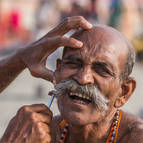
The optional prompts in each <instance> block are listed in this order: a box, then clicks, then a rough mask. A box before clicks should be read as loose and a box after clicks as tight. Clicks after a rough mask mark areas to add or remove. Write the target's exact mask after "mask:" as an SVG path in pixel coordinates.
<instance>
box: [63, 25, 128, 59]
mask: <svg viewBox="0 0 143 143" xmlns="http://www.w3.org/2000/svg"><path fill="white" fill-rule="evenodd" d="M72 37H73V38H76V39H78V40H80V41H82V42H83V44H84V45H83V48H81V49H74V48H68V47H66V48H65V49H64V55H63V57H67V56H69V55H70V54H73V55H75V56H81V57H82V58H83V59H89V60H92V59H94V58H95V57H98V58H101V59H102V58H104V57H108V59H110V58H111V60H115V59H117V60H119V59H120V58H121V56H125V55H126V54H127V45H126V43H125V40H124V37H122V35H121V34H120V33H119V32H118V31H116V30H114V29H113V28H110V27H104V26H96V27H94V28H92V29H91V30H79V31H77V32H76V33H75V34H73V35H72ZM125 57H126V56H125ZM122 59H123V58H122Z"/></svg>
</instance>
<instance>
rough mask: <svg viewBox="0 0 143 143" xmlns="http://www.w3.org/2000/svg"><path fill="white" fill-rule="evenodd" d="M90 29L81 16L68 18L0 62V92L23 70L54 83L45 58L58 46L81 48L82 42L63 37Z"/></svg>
mask: <svg viewBox="0 0 143 143" xmlns="http://www.w3.org/2000/svg"><path fill="white" fill-rule="evenodd" d="M78 28H83V29H91V28H92V25H91V24H90V23H89V22H88V21H86V20H85V19H84V18H83V17H82V16H74V17H68V18H66V19H64V20H63V21H62V22H61V23H60V24H59V25H58V26H57V27H55V28H54V29H52V30H51V31H49V32H48V33H47V34H46V35H45V36H43V37H42V38H41V39H39V40H38V41H36V42H34V43H32V44H30V45H29V46H27V47H25V48H20V49H19V50H16V51H15V52H14V53H13V54H12V55H11V56H8V57H6V58H4V59H3V60H0V79H1V83H0V92H2V91H3V90H4V89H5V88H6V87H7V86H8V85H9V84H10V83H11V82H12V81H13V80H14V79H15V78H16V77H17V76H18V75H19V74H20V73H21V72H22V71H23V70H24V69H25V68H28V69H29V71H30V73H31V75H32V76H34V77H38V78H43V79H45V80H48V81H51V82H54V80H55V78H54V74H53V72H52V71H50V70H48V69H47V68H46V67H45V63H46V59H47V57H48V56H49V55H50V54H51V53H53V52H54V51H55V50H56V49H57V48H58V47H60V46H70V47H72V48H81V47H82V44H83V43H82V42H80V41H78V40H76V39H74V38H68V37H65V36H64V34H66V33H67V32H69V31H70V30H71V29H78Z"/></svg>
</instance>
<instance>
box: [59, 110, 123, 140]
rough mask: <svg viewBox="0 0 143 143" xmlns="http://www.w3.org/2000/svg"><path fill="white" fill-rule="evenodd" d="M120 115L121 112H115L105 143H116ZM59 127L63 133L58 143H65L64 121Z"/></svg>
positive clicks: (65, 128) (65, 129) (66, 129)
mask: <svg viewBox="0 0 143 143" xmlns="http://www.w3.org/2000/svg"><path fill="white" fill-rule="evenodd" d="M121 114H122V111H121V110H117V111H116V113H115V116H114V119H113V123H112V126H111V129H110V133H109V135H108V137H107V140H106V143H116V140H117V134H118V129H119V125H120V121H121ZM60 127H61V128H62V129H63V132H62V134H61V137H60V140H59V142H58V143H65V139H66V137H67V134H68V123H66V121H65V120H62V121H61V123H60Z"/></svg>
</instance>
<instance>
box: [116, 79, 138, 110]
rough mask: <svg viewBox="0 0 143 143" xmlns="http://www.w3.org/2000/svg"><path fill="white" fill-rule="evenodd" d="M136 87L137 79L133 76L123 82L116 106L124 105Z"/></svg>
mask: <svg viewBox="0 0 143 143" xmlns="http://www.w3.org/2000/svg"><path fill="white" fill-rule="evenodd" d="M135 88H136V80H135V79H134V78H133V77H129V78H128V79H126V80H124V81H123V82H122V84H121V94H120V95H119V96H118V97H117V98H116V101H115V104H114V106H115V108H119V107H121V106H123V105H124V104H125V103H126V102H127V101H128V99H129V98H130V96H131V95H132V93H133V92H134V90H135Z"/></svg>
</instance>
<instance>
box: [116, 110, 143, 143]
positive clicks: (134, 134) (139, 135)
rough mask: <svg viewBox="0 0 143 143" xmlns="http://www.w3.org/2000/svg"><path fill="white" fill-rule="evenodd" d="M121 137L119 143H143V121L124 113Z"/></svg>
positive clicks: (120, 131)
mask: <svg viewBox="0 0 143 143" xmlns="http://www.w3.org/2000/svg"><path fill="white" fill-rule="evenodd" d="M119 136H120V139H119V140H118V141H119V143H143V120H142V119H140V118H137V117H135V116H133V115H131V114H128V113H125V112H123V113H122V120H121V124H120V128H119Z"/></svg>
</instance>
